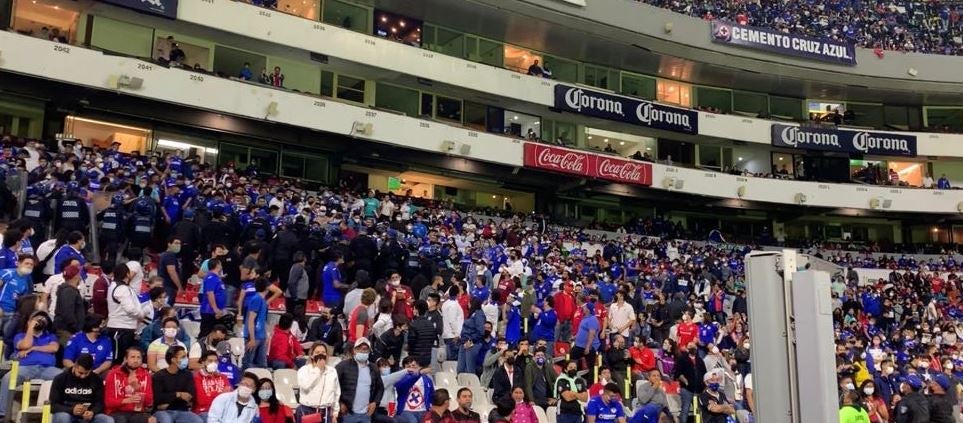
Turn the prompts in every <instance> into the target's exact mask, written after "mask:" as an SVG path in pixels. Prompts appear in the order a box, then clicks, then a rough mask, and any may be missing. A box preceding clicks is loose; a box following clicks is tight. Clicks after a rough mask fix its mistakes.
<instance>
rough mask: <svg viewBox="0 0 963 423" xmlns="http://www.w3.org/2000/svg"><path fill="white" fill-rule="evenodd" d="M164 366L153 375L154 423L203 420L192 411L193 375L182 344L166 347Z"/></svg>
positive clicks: (180, 422) (179, 422) (189, 422)
mask: <svg viewBox="0 0 963 423" xmlns="http://www.w3.org/2000/svg"><path fill="white" fill-rule="evenodd" d="M164 358H165V359H166V360H167V368H164V369H159V370H158V371H156V372H155V373H154V376H153V385H154V386H153V389H154V409H155V410H156V411H155V412H154V417H156V418H157V423H204V422H203V421H202V420H201V418H200V417H199V416H198V415H197V414H194V413H193V412H191V406H192V404H193V403H194V395H196V392H195V391H194V378H193V377H192V376H191V373H190V372H189V371H188V370H187V350H186V349H184V347H183V346H175V347H171V348H168V349H167V352H166V354H165V356H164Z"/></svg>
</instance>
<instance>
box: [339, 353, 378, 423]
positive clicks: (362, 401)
mask: <svg viewBox="0 0 963 423" xmlns="http://www.w3.org/2000/svg"><path fill="white" fill-rule="evenodd" d="M370 352H371V343H370V342H368V340H367V339H366V338H358V340H357V341H355V342H354V348H352V355H353V360H343V361H341V362H340V363H338V366H337V367H335V370H336V371H337V373H338V380H339V381H340V383H341V386H342V387H343V388H344V389H342V390H341V400H340V402H341V406H342V407H343V411H344V413H343V414H342V422H343V423H370V422H371V415H373V414H374V410H375V408H377V407H378V401H380V400H381V396H382V395H384V384H383V383H382V381H381V377H379V376H380V373H379V371H378V368H377V367H376V366H375V365H374V364H373V363H370V362H368V354H369V353H370Z"/></svg>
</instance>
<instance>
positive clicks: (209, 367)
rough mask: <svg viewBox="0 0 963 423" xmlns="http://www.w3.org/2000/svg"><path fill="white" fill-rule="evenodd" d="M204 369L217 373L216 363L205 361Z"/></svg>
mask: <svg viewBox="0 0 963 423" xmlns="http://www.w3.org/2000/svg"><path fill="white" fill-rule="evenodd" d="M204 370H207V372H208V373H217V363H207V365H205V366H204Z"/></svg>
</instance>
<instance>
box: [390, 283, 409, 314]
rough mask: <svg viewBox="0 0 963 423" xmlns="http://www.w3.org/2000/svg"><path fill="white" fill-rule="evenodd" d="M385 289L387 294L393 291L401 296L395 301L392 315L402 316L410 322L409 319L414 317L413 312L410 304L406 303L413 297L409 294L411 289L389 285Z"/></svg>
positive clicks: (405, 286)
mask: <svg viewBox="0 0 963 423" xmlns="http://www.w3.org/2000/svg"><path fill="white" fill-rule="evenodd" d="M387 289H388V291H389V292H390V291H391V290H392V289H393V290H395V291H397V292H400V293H401V295H400V296H398V297H397V299H396V300H395V308H394V310H393V311H392V314H402V315H404V316H405V317H407V318H408V321H409V322H410V321H411V319H413V318H414V317H415V310H414V309H413V308H412V307H411V304H410V303H408V301H410V300H411V299H412V298H414V297H415V294H413V293H412V292H411V288H410V287H408V286H407V285H400V284H399V285H398V286H390V285H389V286H388V288H387Z"/></svg>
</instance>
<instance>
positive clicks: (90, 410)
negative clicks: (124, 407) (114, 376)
mask: <svg viewBox="0 0 963 423" xmlns="http://www.w3.org/2000/svg"><path fill="white" fill-rule="evenodd" d="M93 367H94V359H93V357H91V356H90V354H81V355H80V356H79V357H77V361H75V362H74V365H73V366H71V367H70V368H69V369H66V370H64V371H63V372H62V373H60V374H59V375H57V377H55V378H54V379H53V382H52V383H51V384H50V411H51V412H52V413H53V421H54V423H81V422H91V421H92V422H95V423H111V422H113V419H111V418H110V417H108V416H106V415H105V414H104V382H103V380H102V379H101V378H100V376H99V375H98V374H96V373H94V372H93V371H92V370H93Z"/></svg>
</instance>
